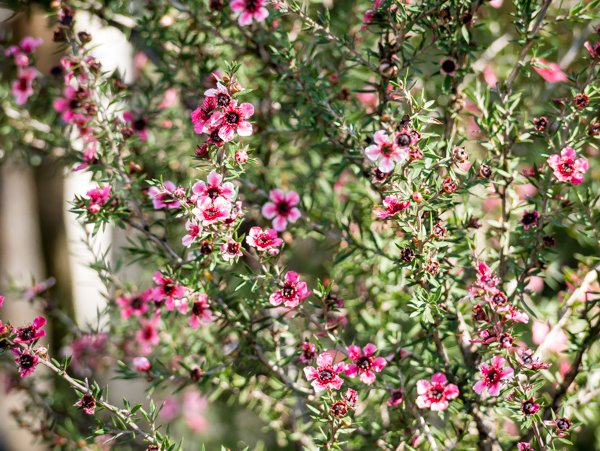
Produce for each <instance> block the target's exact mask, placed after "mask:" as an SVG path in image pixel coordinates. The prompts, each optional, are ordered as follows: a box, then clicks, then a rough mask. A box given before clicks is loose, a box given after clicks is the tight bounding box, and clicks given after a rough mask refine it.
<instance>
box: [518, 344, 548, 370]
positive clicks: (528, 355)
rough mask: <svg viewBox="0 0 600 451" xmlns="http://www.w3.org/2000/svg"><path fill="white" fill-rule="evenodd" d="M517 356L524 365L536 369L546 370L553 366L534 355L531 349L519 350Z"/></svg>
mask: <svg viewBox="0 0 600 451" xmlns="http://www.w3.org/2000/svg"><path fill="white" fill-rule="evenodd" d="M517 358H518V359H519V363H521V365H522V366H524V367H525V368H527V369H530V370H534V371H537V370H539V369H544V370H545V369H548V368H550V367H551V366H552V365H550V364H549V363H544V362H542V361H541V360H540V358H539V357H534V355H533V351H532V350H531V349H522V350H521V351H519V352H517Z"/></svg>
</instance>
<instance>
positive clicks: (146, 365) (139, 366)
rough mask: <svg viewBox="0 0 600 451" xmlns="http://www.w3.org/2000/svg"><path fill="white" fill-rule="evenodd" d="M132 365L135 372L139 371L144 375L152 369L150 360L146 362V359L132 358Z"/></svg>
mask: <svg viewBox="0 0 600 451" xmlns="http://www.w3.org/2000/svg"><path fill="white" fill-rule="evenodd" d="M132 363H133V367H134V368H135V370H136V371H139V372H140V373H146V372H148V371H150V368H152V364H151V363H150V360H148V359H147V358H146V357H134V358H133V361H132Z"/></svg>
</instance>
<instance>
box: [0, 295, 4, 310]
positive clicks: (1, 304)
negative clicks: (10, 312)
mask: <svg viewBox="0 0 600 451" xmlns="http://www.w3.org/2000/svg"><path fill="white" fill-rule="evenodd" d="M3 306H4V296H2V295H0V308H2V307H3Z"/></svg>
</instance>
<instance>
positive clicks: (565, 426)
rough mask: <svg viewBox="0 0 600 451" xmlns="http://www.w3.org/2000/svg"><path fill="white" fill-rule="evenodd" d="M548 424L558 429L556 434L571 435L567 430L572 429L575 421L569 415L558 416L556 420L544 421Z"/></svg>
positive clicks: (560, 435) (561, 435)
mask: <svg viewBox="0 0 600 451" xmlns="http://www.w3.org/2000/svg"><path fill="white" fill-rule="evenodd" d="M544 424H545V425H546V426H552V427H554V428H555V429H556V435H558V436H559V437H566V436H567V435H569V434H568V433H567V432H568V431H569V429H571V426H572V425H573V423H571V420H569V419H568V418H567V417H560V418H556V419H555V420H546V421H544Z"/></svg>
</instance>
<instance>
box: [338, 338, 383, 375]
mask: <svg viewBox="0 0 600 451" xmlns="http://www.w3.org/2000/svg"><path fill="white" fill-rule="evenodd" d="M375 351H377V348H376V347H375V345H374V344H373V343H368V344H367V345H366V346H365V347H364V348H363V349H362V350H361V349H360V348H359V347H358V346H356V345H350V346H348V358H349V359H350V360H352V363H350V364H348V365H346V369H345V372H346V376H348V377H356V375H357V374H359V376H360V380H361V381H362V382H364V383H365V384H368V385H371V384H372V383H373V382H375V372H377V373H380V372H381V371H382V370H383V369H384V368H385V366H386V365H387V361H386V360H385V359H384V358H383V357H376V358H373V357H372V356H373V354H375Z"/></svg>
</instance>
